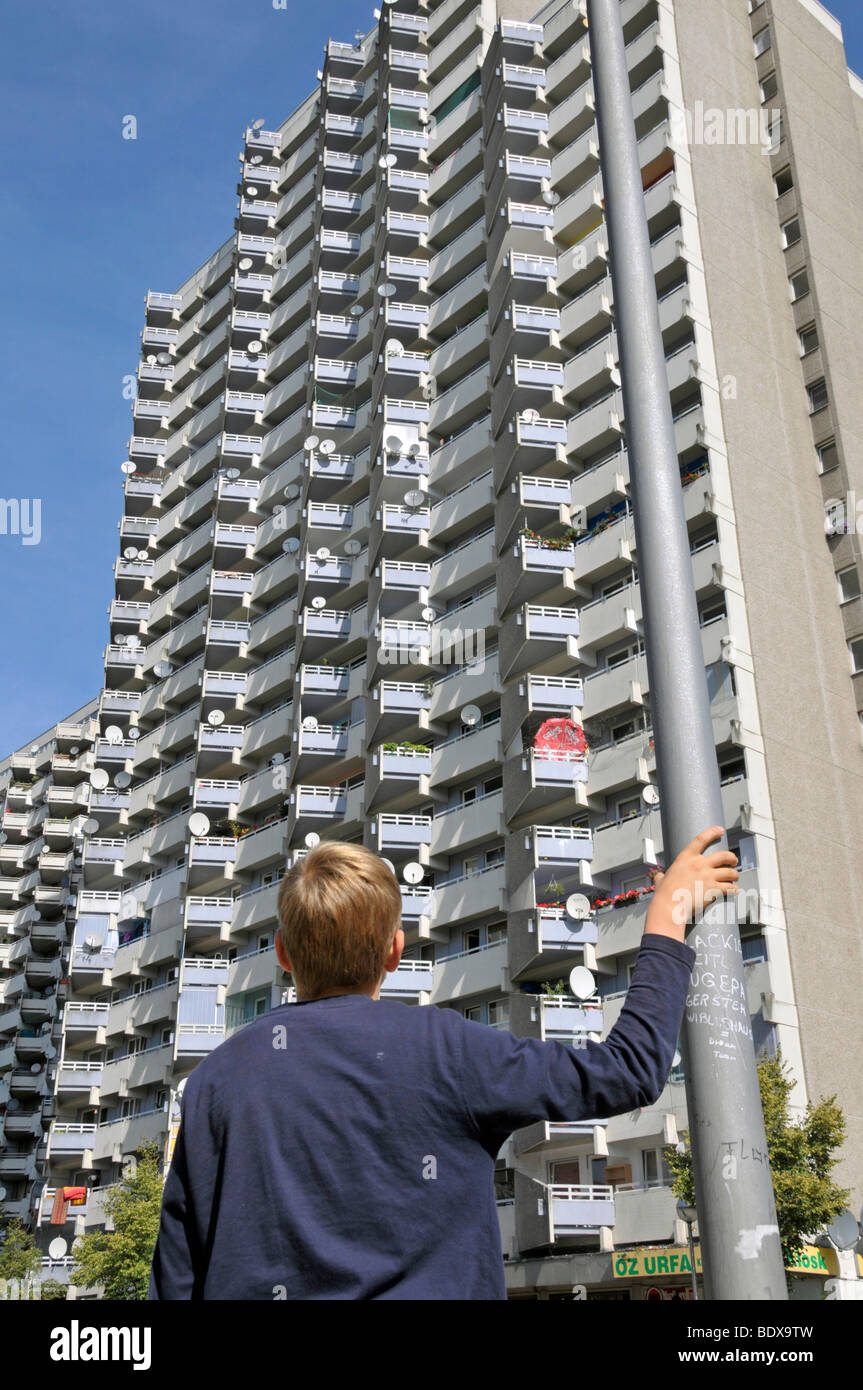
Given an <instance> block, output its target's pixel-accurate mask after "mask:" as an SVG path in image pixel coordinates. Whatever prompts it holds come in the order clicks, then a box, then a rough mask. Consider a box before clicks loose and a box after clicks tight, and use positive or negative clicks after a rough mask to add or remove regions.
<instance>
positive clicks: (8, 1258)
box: [0, 1217, 42, 1279]
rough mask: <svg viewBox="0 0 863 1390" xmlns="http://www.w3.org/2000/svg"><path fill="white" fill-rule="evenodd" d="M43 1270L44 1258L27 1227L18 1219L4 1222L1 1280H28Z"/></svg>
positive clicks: (0, 1255)
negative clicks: (28, 1277) (30, 1276)
mask: <svg viewBox="0 0 863 1390" xmlns="http://www.w3.org/2000/svg"><path fill="white" fill-rule="evenodd" d="M41 1268H42V1256H41V1254H40V1252H39V1250H38V1248H37V1246H36V1242H35V1240H34V1239H33V1237H32V1235H31V1234H30V1232H29V1231H28V1230H27V1227H26V1226H25V1225H24V1222H23V1221H19V1220H18V1218H17V1217H15V1218H13V1219H12V1220H9V1221H4V1223H3V1228H2V1244H0V1279H26V1278H27V1276H28V1274H30V1275H32V1274H36V1273H37V1272H38V1271H39V1270H40V1269H41Z"/></svg>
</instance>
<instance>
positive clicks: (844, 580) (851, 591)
mask: <svg viewBox="0 0 863 1390" xmlns="http://www.w3.org/2000/svg"><path fill="white" fill-rule="evenodd" d="M836 580H837V582H838V584H839V602H840V603H850V602H851V600H852V599H855V598H859V597H860V575H859V574H858V573H857V566H856V565H851V567H850V568H849V569H847V570H839V572H838V574H837V575H836Z"/></svg>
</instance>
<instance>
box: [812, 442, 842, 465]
mask: <svg viewBox="0 0 863 1390" xmlns="http://www.w3.org/2000/svg"><path fill="white" fill-rule="evenodd" d="M815 452H816V454H817V456H818V472H819V473H829V472H830V471H831V470H832V469H834V468H838V467H839V455H838V454H837V452H836V440H835V439H829V440H827V442H826V443H825V444H819V445H817V446H816V450H815Z"/></svg>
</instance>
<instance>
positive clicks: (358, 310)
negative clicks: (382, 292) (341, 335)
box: [348, 304, 366, 319]
mask: <svg viewBox="0 0 863 1390" xmlns="http://www.w3.org/2000/svg"><path fill="white" fill-rule="evenodd" d="M365 312H366V311H365V309H364V308H363V306H362V304H352V305H351V307H350V309H349V310H348V313H349V314H353V316H354V318H355V319H358V318H359V317H360V316H361V315H362V314H364V313H365Z"/></svg>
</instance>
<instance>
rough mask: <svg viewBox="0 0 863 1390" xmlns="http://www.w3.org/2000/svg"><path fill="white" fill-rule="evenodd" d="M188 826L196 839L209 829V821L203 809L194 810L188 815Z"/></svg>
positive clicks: (205, 833)
mask: <svg viewBox="0 0 863 1390" xmlns="http://www.w3.org/2000/svg"><path fill="white" fill-rule="evenodd" d="M188 826H189V830H190V831H191V833H192V834H193V835H194V837H195V839H196V840H199V839H201V837H202V836H204V835H207V834H208V833H209V830H210V822H209V820H208V818H207V817H206V816H205V815H204V813H203V811H194V812H193V813H192V815H191V816H190V817H189V820H188Z"/></svg>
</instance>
